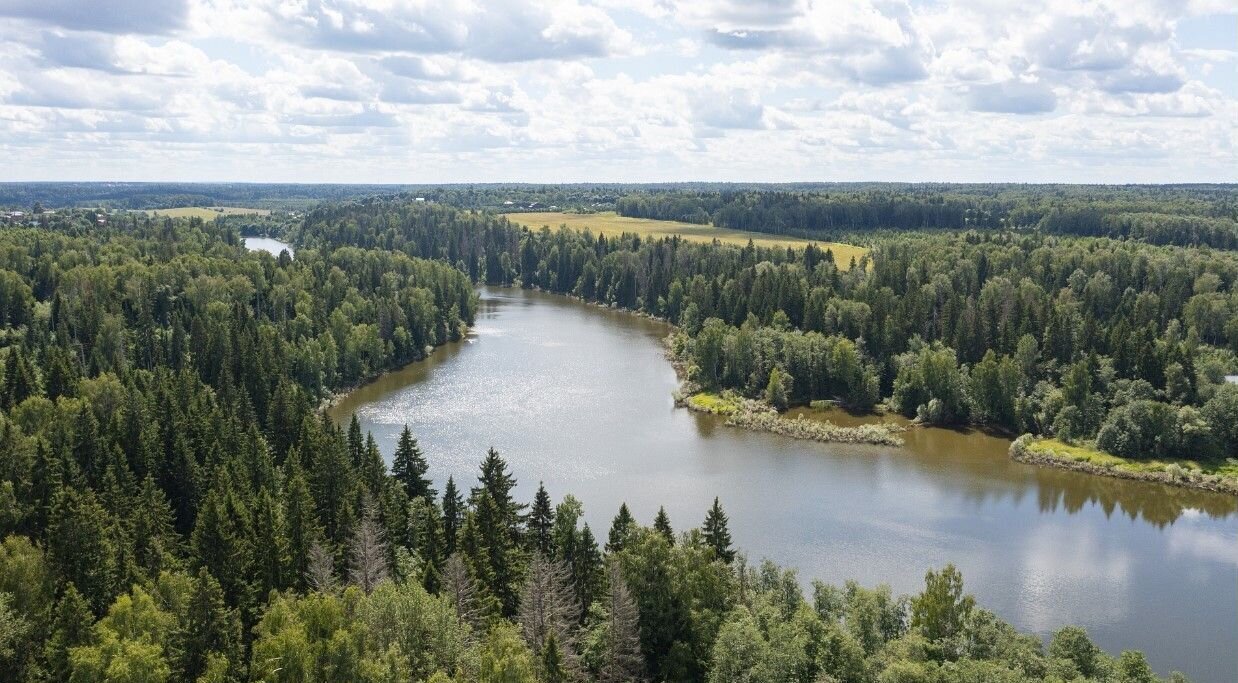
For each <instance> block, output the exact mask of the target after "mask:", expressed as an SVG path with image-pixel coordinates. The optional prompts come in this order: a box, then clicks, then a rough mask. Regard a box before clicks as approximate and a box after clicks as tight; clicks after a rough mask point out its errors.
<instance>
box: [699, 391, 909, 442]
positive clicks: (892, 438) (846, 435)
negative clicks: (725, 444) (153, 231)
mask: <svg viewBox="0 0 1238 683" xmlns="http://www.w3.org/2000/svg"><path fill="white" fill-rule="evenodd" d="M676 402H677V404H678V405H681V406H683V407H685V408H687V409H689V410H694V411H696V412H700V413H709V414H712V415H719V416H723V417H726V418H727V420H726V425H727V426H728V427H738V428H740V429H749V430H752V431H757V432H770V433H773V434H779V435H781V436H786V437H790V438H792V439H801V440H804V441H820V442H822V443H851V444H872V445H876V446H902V445H903V439H902V438H901V437H900V436H898V434H897V433H896V432H897V431H901V428H899V427H896V426H894V425H890V424H866V425H859V426H856V427H841V426H839V425H836V424H834V423H832V422H827V421H819V420H808V419H805V418H804V417H803V416H802V415H799V416H796V417H795V418H788V417H784V416H782V415H780V414H779V413H778V412H777V411H776V410H774V409H773V408H771V407H770V406H768V405H765V404H764V403H761V402H759V401H753V400H752V399H747V398H743V397H742V396H738V395H736V394H734V393H731V392H726V393H723V394H709V393H704V392H697V393H694V394H690V395H687V396H682V395H680V396H677V397H676Z"/></svg>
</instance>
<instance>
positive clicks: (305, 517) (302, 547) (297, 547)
mask: <svg viewBox="0 0 1238 683" xmlns="http://www.w3.org/2000/svg"><path fill="white" fill-rule="evenodd" d="M284 471H285V472H284V477H285V480H286V482H285V484H284V495H283V498H284V525H285V528H286V529H287V534H288V574H289V580H290V581H291V582H292V584H293V585H295V586H304V585H305V577H306V576H308V575H309V569H310V567H309V562H310V550H311V549H312V548H314V547H315V544H317V543H318V542H319V541H320V540H321V538H322V530H321V528H320V527H319V525H318V519H317V517H316V516H315V514H314V499H313V497H312V496H311V495H310V489H309V483H308V482H307V481H306V477H305V472H304V471H303V470H302V469H301V456H300V452H299V451H298V450H297V449H296V448H295V447H294V448H293V449H292V450H291V451H289V453H288V459H287V461H285V463H284Z"/></svg>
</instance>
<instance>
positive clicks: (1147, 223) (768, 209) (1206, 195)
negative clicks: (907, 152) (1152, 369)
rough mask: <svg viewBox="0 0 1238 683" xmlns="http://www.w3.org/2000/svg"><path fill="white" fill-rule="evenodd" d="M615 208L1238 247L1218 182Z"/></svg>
mask: <svg viewBox="0 0 1238 683" xmlns="http://www.w3.org/2000/svg"><path fill="white" fill-rule="evenodd" d="M615 209H616V210H617V211H618V212H619V213H620V214H621V215H624V216H635V217H641V218H660V219H665V220H677V221H686V222H689V223H712V224H714V225H717V226H719V227H724V228H734V229H737V230H752V231H756V232H773V233H781V234H789V235H796V236H800V237H815V238H820V239H827V238H833V237H838V236H854V235H855V233H868V232H873V231H892V230H893V231H900V230H954V231H958V230H984V231H997V230H1020V231H1035V232H1039V233H1043V234H1056V235H1082V236H1093V237H1098V236H1103V237H1113V238H1131V239H1135V240H1139V241H1143V242H1147V243H1150V244H1177V245H1188V246H1190V245H1193V246H1200V245H1205V246H1211V247H1215V248H1219V249H1233V248H1235V247H1236V246H1238V204H1236V202H1235V198H1234V195H1233V192H1232V191H1231V190H1230V189H1229V188H1226V187H1225V186H1212V185H1176V186H1175V185H1167V186H1139V185H1129V186H1121V187H1117V186H1059V185H1032V186H1028V185H1002V184H995V185H930V184H924V185H897V184H892V185H880V184H870V185H839V186H825V187H822V188H812V189H782V190H779V189H777V188H775V189H773V190H771V188H760V189H756V190H743V189H728V190H723V191H695V192H688V191H683V190H645V191H640V192H630V193H627V194H625V195H624V196H622V197H621V198H620V199H619V200H618V201H617V202H616V204H615ZM844 241H845V240H844Z"/></svg>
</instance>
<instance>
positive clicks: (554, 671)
mask: <svg viewBox="0 0 1238 683" xmlns="http://www.w3.org/2000/svg"><path fill="white" fill-rule="evenodd" d="M541 664H542V678H541V680H542V683H567V681H569V680H571V678H570V677H569V676H568V673H567V670H566V669H565V668H564V663H563V652H562V651H561V650H560V648H559V641H558V640H557V639H556V638H555V635H554V634H553V633H551V634H550V636H549V637H548V638H546V644H545V645H544V646H542V662H541Z"/></svg>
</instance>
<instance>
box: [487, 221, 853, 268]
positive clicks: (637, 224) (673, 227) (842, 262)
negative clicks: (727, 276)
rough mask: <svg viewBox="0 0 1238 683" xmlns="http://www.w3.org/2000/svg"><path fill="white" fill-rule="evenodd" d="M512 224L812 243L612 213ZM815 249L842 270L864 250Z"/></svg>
mask: <svg viewBox="0 0 1238 683" xmlns="http://www.w3.org/2000/svg"><path fill="white" fill-rule="evenodd" d="M504 215H505V216H507V218H508V219H510V220H511V221H512V222H513V223H519V224H521V225H527V226H529V227H530V228H540V227H542V226H543V225H549V226H550V227H551V228H557V227H559V226H561V225H566V226H567V227H569V228H571V229H573V230H584V229H585V228H588V229H589V230H591V231H593V232H594V233H597V234H604V235H617V234H619V233H624V232H629V233H635V234H637V235H640V236H641V237H651V238H655V239H656V238H659V237H670V236H672V235H679V236H680V237H682V238H683V239H686V240H691V241H693V242H711V241H713V240H718V241H719V242H723V243H725V244H736V245H740V246H743V245H745V244H748V240H752V243H753V244H755V245H757V246H759V247H802V246H804V245H805V244H808V243H810V242H816V240H806V239H800V238H798V237H781V236H778V235H768V234H765V233H760V232H746V231H743V230H731V229H729V228H715V227H714V226H712V225H694V224H692V223H679V222H676V221H658V220H653V219H651V218H629V217H627V216H620V215H618V214H616V213H614V212H613V211H607V212H605V213H588V214H582V213H559V212H545V213H508V214H504ZM816 244H817V246H819V247H821V248H822V249H830V250H831V251H833V252H834V262H835V263H837V264H838V266H839V268H842V269H844V270H845V269H846V268H847V267H848V265H849V264H850V263H851V257H852V256H854V257H855V259H856V260H857V261H859V260H860V257H861V256H863V255H864V254H865V253H866V252H867V251H868V249H866V248H864V247H857V246H855V245H853V244H842V243H839V242H816Z"/></svg>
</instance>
